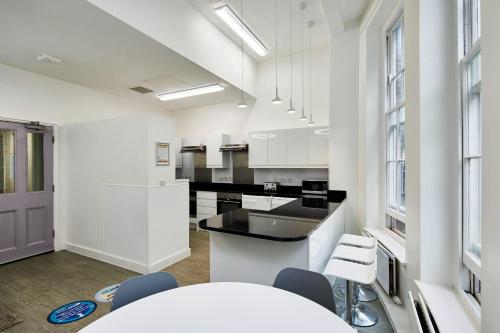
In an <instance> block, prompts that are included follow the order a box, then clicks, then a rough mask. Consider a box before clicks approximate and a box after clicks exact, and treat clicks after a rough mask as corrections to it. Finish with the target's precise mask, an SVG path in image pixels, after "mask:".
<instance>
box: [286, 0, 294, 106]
mask: <svg viewBox="0 0 500 333" xmlns="http://www.w3.org/2000/svg"><path fill="white" fill-rule="evenodd" d="M289 5H290V6H289V7H290V33H289V38H290V107H289V108H288V110H287V112H288V113H295V109H294V108H293V103H292V96H293V51H292V50H293V48H292V27H293V25H292V22H293V20H292V18H293V17H292V0H289Z"/></svg>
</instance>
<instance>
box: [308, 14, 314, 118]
mask: <svg viewBox="0 0 500 333" xmlns="http://www.w3.org/2000/svg"><path fill="white" fill-rule="evenodd" d="M307 26H308V28H309V123H307V124H308V125H310V126H312V125H314V121H313V115H312V79H311V78H312V75H311V73H312V66H311V62H312V61H311V37H312V29H313V26H314V21H309V22H308V23H307Z"/></svg>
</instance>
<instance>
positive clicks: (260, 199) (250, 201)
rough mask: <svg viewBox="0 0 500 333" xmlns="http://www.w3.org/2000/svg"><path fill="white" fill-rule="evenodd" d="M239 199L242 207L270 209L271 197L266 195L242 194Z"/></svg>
mask: <svg viewBox="0 0 500 333" xmlns="http://www.w3.org/2000/svg"><path fill="white" fill-rule="evenodd" d="M241 201H242V202H241V206H242V208H246V209H255V210H266V211H267V210H271V197H268V196H261V195H246V194H243V196H242V198H241Z"/></svg>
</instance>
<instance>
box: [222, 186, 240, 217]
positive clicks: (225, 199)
mask: <svg viewBox="0 0 500 333" xmlns="http://www.w3.org/2000/svg"><path fill="white" fill-rule="evenodd" d="M239 208H241V193H230V192H217V215H219V214H223V213H226V212H229V211H232V210H235V209H239Z"/></svg>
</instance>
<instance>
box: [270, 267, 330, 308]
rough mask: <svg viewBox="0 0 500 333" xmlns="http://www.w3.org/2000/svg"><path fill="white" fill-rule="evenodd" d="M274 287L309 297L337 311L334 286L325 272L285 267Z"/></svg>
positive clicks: (277, 277)
mask: <svg viewBox="0 0 500 333" xmlns="http://www.w3.org/2000/svg"><path fill="white" fill-rule="evenodd" d="M273 287H275V288H279V289H283V290H287V291H290V292H292V293H294V294H297V295H300V296H302V297H305V298H308V299H310V300H311V301H313V302H316V303H318V304H319V305H322V306H323V307H325V308H327V309H328V310H330V311H332V312H333V313H336V311H335V299H334V296H333V290H332V286H331V285H330V282H329V281H328V279H327V278H326V277H325V276H324V275H323V274H320V273H316V272H312V271H307V270H304V269H298V268H285V269H283V270H282V271H281V272H279V273H278V275H277V276H276V279H275V280H274V284H273Z"/></svg>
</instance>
